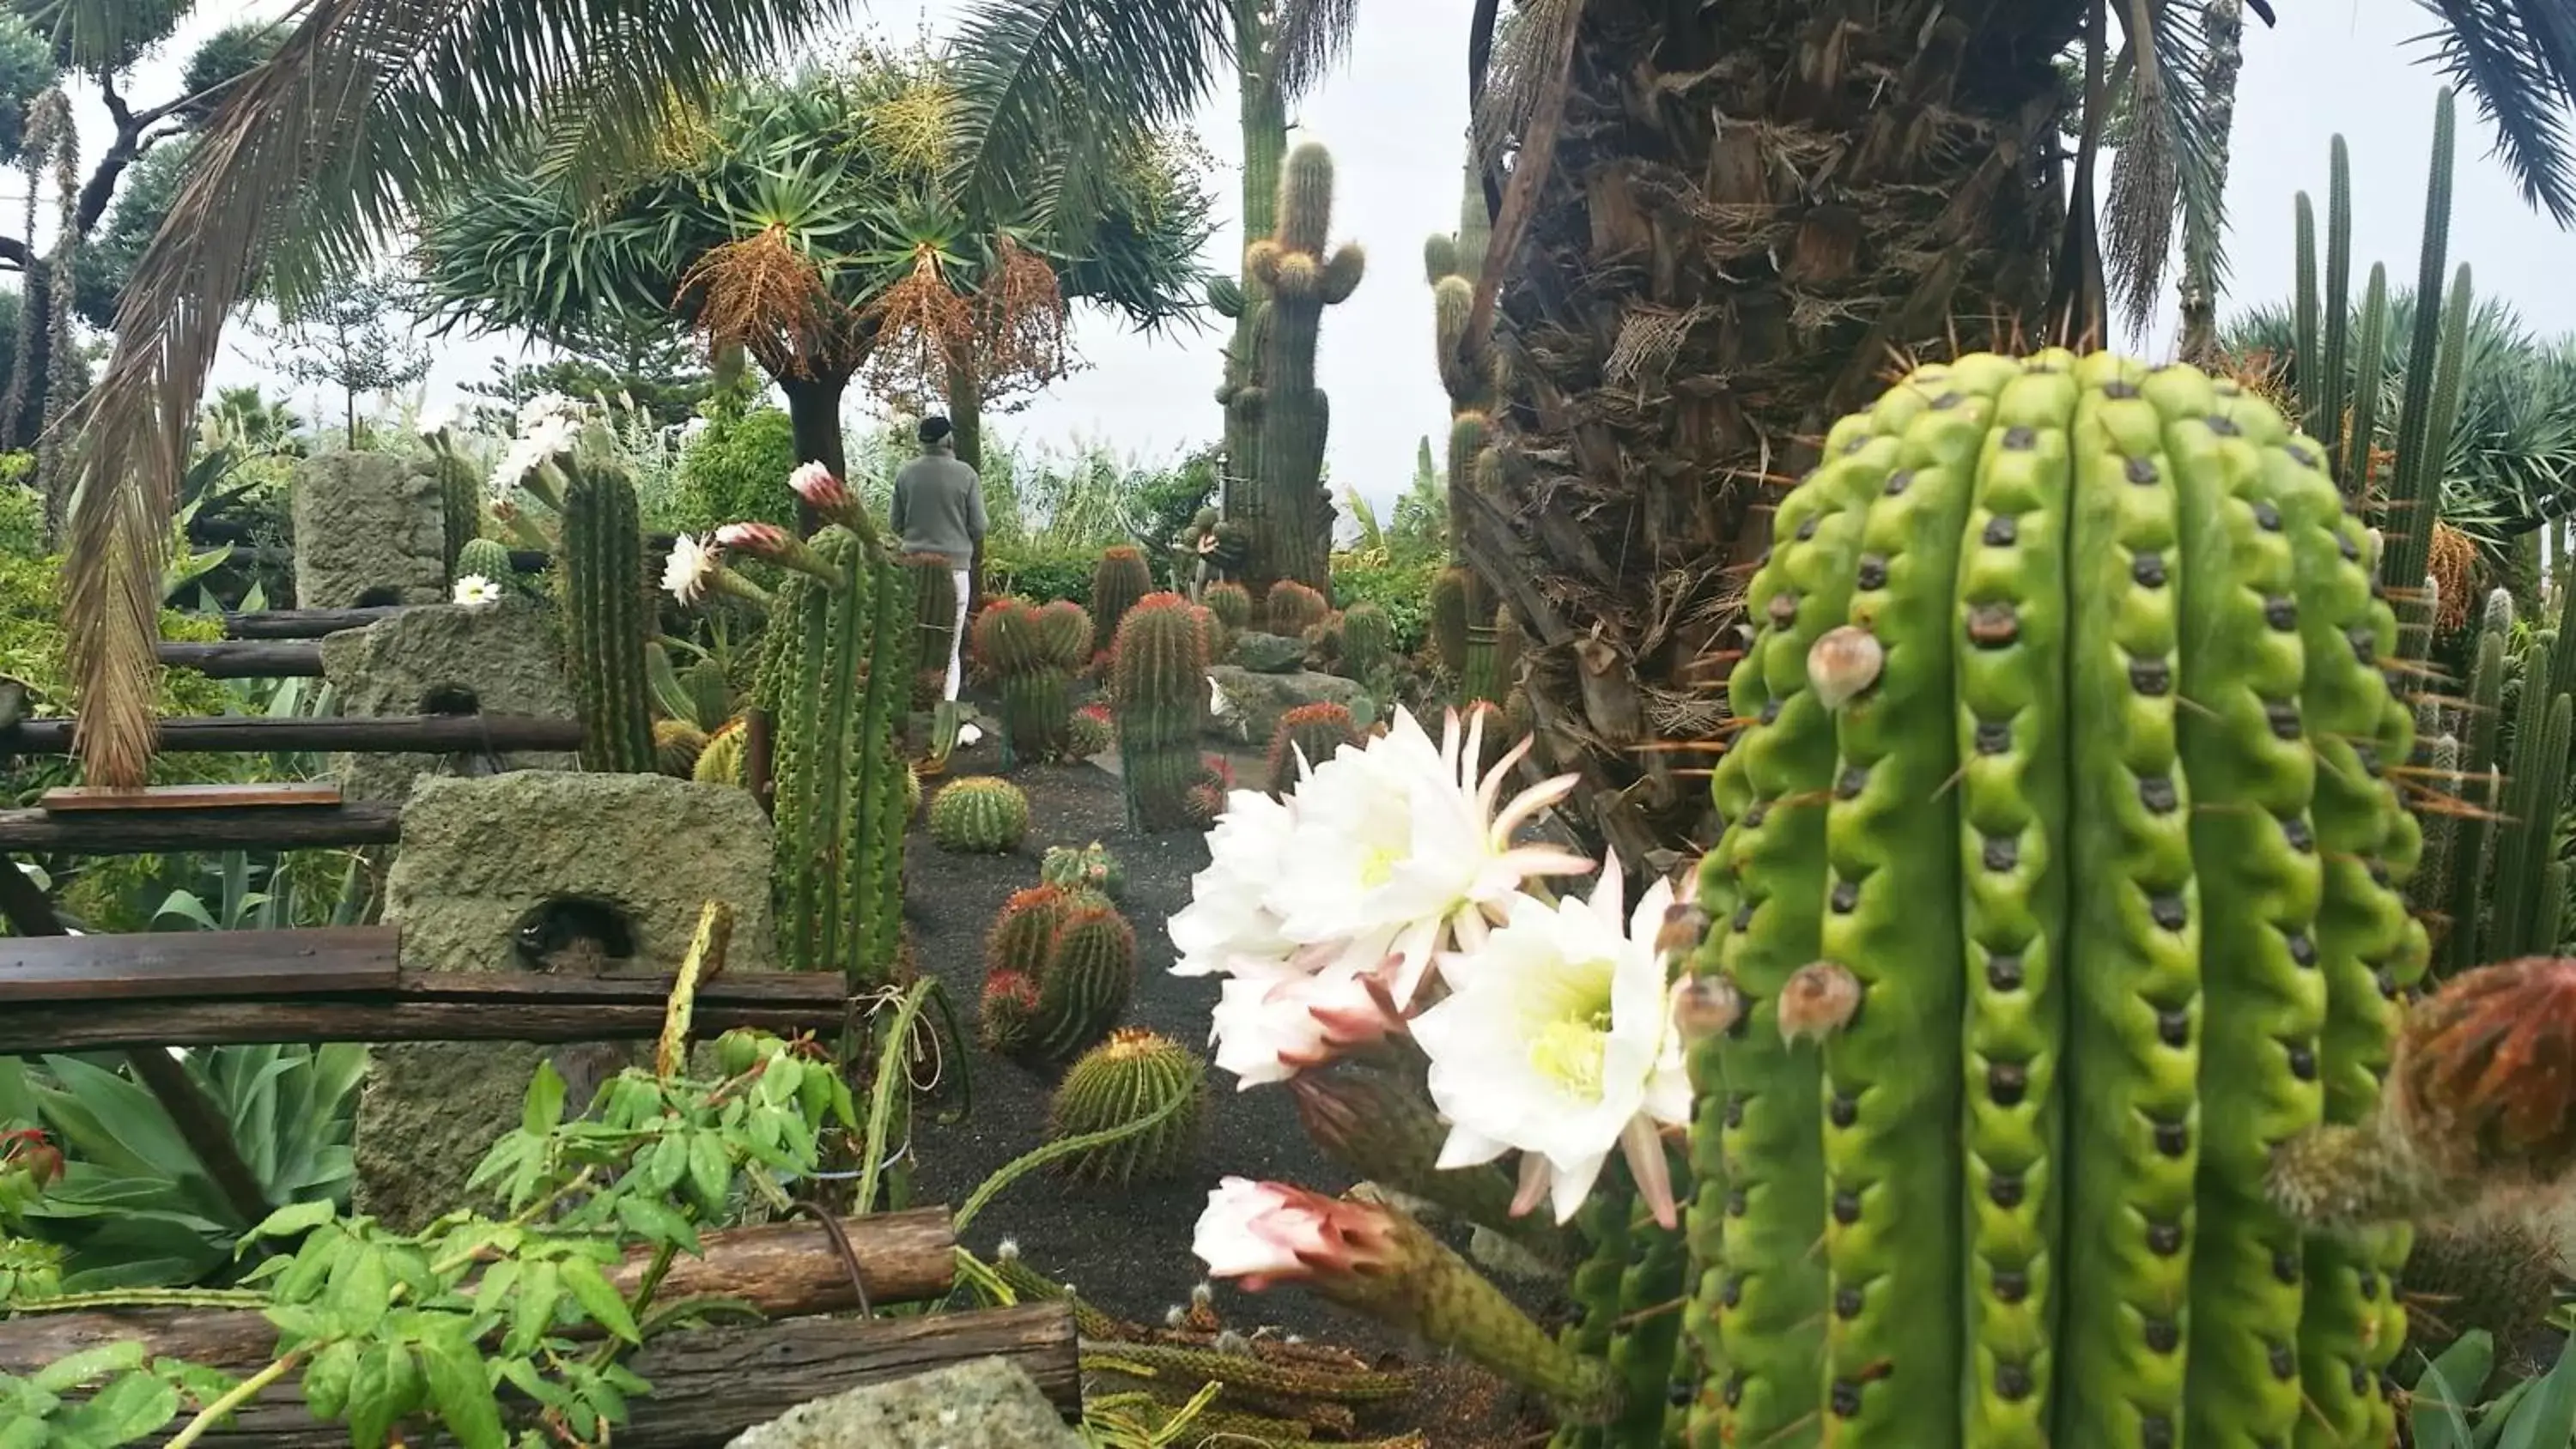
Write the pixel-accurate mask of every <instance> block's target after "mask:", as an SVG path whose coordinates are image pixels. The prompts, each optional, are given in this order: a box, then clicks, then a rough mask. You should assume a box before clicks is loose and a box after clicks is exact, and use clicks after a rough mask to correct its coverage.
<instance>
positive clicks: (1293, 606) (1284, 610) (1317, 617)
mask: <svg viewBox="0 0 2576 1449" xmlns="http://www.w3.org/2000/svg"><path fill="white" fill-rule="evenodd" d="M1332 616H1333V606H1332V605H1331V604H1330V603H1328V602H1326V601H1325V599H1324V596H1323V594H1322V593H1321V592H1320V591H1318V590H1315V589H1310V588H1308V587H1306V586H1305V585H1304V584H1301V583H1298V582H1297V581H1296V580H1294V579H1281V580H1280V581H1279V582H1277V583H1275V584H1272V585H1271V586H1270V597H1269V598H1268V599H1267V600H1265V601H1264V602H1263V606H1262V624H1263V627H1265V628H1266V629H1268V631H1269V632H1271V633H1273V634H1284V635H1286V636H1287V637H1289V638H1291V639H1301V638H1304V637H1305V634H1306V631H1307V630H1309V629H1312V628H1314V627H1315V626H1316V625H1318V624H1321V623H1323V622H1324V621H1325V620H1326V619H1329V618H1331V617H1332Z"/></svg>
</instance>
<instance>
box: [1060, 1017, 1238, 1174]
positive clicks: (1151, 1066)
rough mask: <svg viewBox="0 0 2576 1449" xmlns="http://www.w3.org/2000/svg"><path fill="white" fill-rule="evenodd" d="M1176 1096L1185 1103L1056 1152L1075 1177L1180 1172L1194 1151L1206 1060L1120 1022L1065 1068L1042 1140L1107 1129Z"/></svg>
mask: <svg viewBox="0 0 2576 1449" xmlns="http://www.w3.org/2000/svg"><path fill="white" fill-rule="evenodd" d="M1175 1097H1185V1098H1188V1099H1190V1100H1189V1102H1188V1104H1187V1105H1185V1106H1181V1107H1178V1108H1175V1109H1173V1110H1172V1114H1171V1115H1170V1116H1168V1117H1165V1118H1163V1119H1162V1121H1160V1122H1158V1123H1156V1124H1155V1125H1153V1126H1152V1127H1149V1128H1147V1129H1146V1130H1144V1131H1143V1132H1140V1133H1138V1134H1136V1135H1135V1136H1132V1137H1123V1138H1120V1139H1119V1140H1117V1141H1115V1142H1111V1143H1108V1144H1105V1145H1103V1146H1099V1147H1092V1148H1086V1149H1082V1150H1078V1151H1076V1152H1074V1153H1072V1154H1071V1155H1070V1156H1066V1157H1061V1158H1058V1159H1056V1160H1055V1162H1054V1164H1053V1166H1054V1169H1055V1170H1056V1171H1057V1172H1058V1173H1061V1174H1062V1175H1064V1176H1066V1177H1069V1178H1071V1179H1073V1180H1074V1181H1076V1182H1098V1183H1114V1184H1116V1185H1117V1186H1120V1187H1125V1186H1126V1185H1128V1184H1129V1183H1132V1182H1158V1181H1165V1180H1169V1179H1171V1178H1176V1177H1179V1176H1180V1175H1181V1174H1182V1173H1184V1172H1186V1171H1187V1170H1188V1169H1189V1166H1190V1163H1191V1161H1192V1159H1194V1158H1195V1157H1196V1156H1197V1155H1198V1146H1199V1136H1200V1133H1201V1131H1202V1129H1203V1127H1204V1117H1205V1110H1204V1105H1203V1104H1204V1103H1205V1100H1206V1097H1207V1063H1206V1062H1205V1061H1203V1060H1201V1059H1200V1058H1199V1056H1198V1054H1197V1053H1196V1052H1193V1051H1191V1050H1190V1049H1189V1048H1188V1047H1185V1046H1183V1045H1181V1044H1180V1043H1179V1042H1176V1041H1174V1040H1172V1039H1171V1038H1170V1037H1167V1036H1159V1035H1156V1034H1155V1033H1153V1032H1150V1031H1146V1030H1145V1029H1143V1028H1142V1027H1132V1026H1124V1027H1120V1028H1119V1029H1117V1030H1116V1031H1113V1032H1111V1033H1110V1034H1109V1039H1108V1040H1107V1041H1104V1042H1102V1043H1101V1044H1100V1045H1098V1046H1096V1047H1093V1048H1092V1049H1091V1050H1089V1051H1087V1052H1084V1053H1083V1054H1082V1056H1081V1057H1080V1058H1079V1059H1078V1060H1076V1061H1075V1062H1074V1064H1073V1065H1072V1066H1071V1067H1070V1068H1068V1069H1067V1070H1066V1072H1065V1074H1064V1080H1063V1082H1061V1083H1059V1084H1058V1085H1057V1087H1056V1090H1055V1099H1054V1101H1053V1103H1052V1104H1051V1105H1050V1106H1049V1108H1048V1111H1047V1140H1048V1141H1050V1142H1061V1141H1063V1140H1065V1139H1066V1138H1069V1137H1079V1136H1083V1135H1085V1134H1088V1133H1093V1132H1106V1131H1109V1130H1111V1129H1113V1128H1118V1127H1124V1126H1127V1125H1128V1124H1130V1123H1133V1122H1137V1121H1141V1120H1143V1119H1144V1118H1147V1117H1150V1116H1152V1115H1153V1114H1155V1113H1156V1112H1160V1111H1162V1110H1163V1109H1164V1108H1165V1107H1166V1106H1167V1105H1168V1104H1169V1103H1170V1102H1171V1101H1172V1099H1173V1098H1175Z"/></svg>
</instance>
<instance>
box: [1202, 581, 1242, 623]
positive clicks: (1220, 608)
mask: <svg viewBox="0 0 2576 1449" xmlns="http://www.w3.org/2000/svg"><path fill="white" fill-rule="evenodd" d="M1202 602H1203V603H1204V604H1206V606H1207V611H1208V612H1209V613H1211V614H1214V615H1216V621H1217V622H1218V623H1220V624H1222V625H1224V626H1225V628H1226V632H1228V633H1230V634H1240V633H1242V632H1243V631H1244V630H1245V629H1248V628H1250V627H1251V626H1252V591H1251V590H1250V589H1247V588H1245V587H1244V586H1243V585H1241V584H1237V583H1222V584H1210V585H1208V587H1207V593H1206V594H1205V596H1204V597H1203V599H1202Z"/></svg>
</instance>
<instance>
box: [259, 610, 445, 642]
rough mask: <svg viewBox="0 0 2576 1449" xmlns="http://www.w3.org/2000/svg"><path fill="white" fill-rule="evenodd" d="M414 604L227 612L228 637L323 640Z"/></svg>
mask: <svg viewBox="0 0 2576 1449" xmlns="http://www.w3.org/2000/svg"><path fill="white" fill-rule="evenodd" d="M412 607H414V606H413V605H410V604H387V605H382V606H379V607H375V608H364V609H253V610H250V611H248V612H244V613H232V614H226V615H224V637H225V638H227V639H319V638H321V637H322V636H324V635H326V634H337V633H339V632H341V631H342V630H344V629H363V628H365V627H367V626H368V625H369V624H373V623H375V622H377V621H378V620H380V619H390V618H392V617H393V616H394V615H396V614H399V613H401V612H403V611H404V610H405V609H408V608H412Z"/></svg>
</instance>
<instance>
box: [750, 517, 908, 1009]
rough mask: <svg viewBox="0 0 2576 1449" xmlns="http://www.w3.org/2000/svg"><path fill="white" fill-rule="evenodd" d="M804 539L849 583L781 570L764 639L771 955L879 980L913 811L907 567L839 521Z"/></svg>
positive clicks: (898, 909) (800, 966)
mask: <svg viewBox="0 0 2576 1449" xmlns="http://www.w3.org/2000/svg"><path fill="white" fill-rule="evenodd" d="M807 546H808V547H810V548H812V549H813V550H814V551H815V552H816V553H818V554H820V555H821V556H822V557H823V558H824V559H825V560H826V561H827V562H829V563H831V564H832V565H834V566H835V567H837V568H839V569H840V570H841V571H842V574H843V579H844V581H843V582H842V584H841V585H840V586H839V587H830V586H827V585H825V584H824V583H823V582H822V581H821V580H819V579H816V578H814V577H813V576H811V575H809V574H806V573H803V572H800V571H792V570H791V571H789V573H788V576H787V578H786V580H785V582H783V583H782V584H781V585H780V586H779V589H778V593H777V596H776V598H775V600H774V601H773V603H772V606H771V610H770V620H769V632H768V634H767V636H766V637H765V638H764V640H763V645H762V654H763V662H764V668H763V672H762V677H761V681H760V700H761V703H762V704H763V706H764V707H766V708H767V709H768V710H769V711H770V718H771V719H772V720H773V721H774V722H775V723H774V727H773V730H772V735H771V738H772V747H771V748H772V758H771V761H770V769H771V775H772V777H773V780H774V783H775V787H776V800H777V817H776V842H777V844H776V859H777V865H776V868H775V871H774V881H775V891H774V894H775V896H776V910H777V918H778V933H779V956H780V959H781V960H782V961H783V962H784V963H785V965H786V968H787V969H789V970H792V971H839V972H841V973H843V974H844V975H845V976H846V977H848V978H849V980H850V982H851V984H852V985H853V986H857V987H867V986H876V985H882V984H884V983H885V982H886V981H888V980H890V979H892V977H893V974H894V972H895V969H896V964H897V961H896V957H897V947H898V945H899V943H900V939H901V925H902V921H901V913H902V908H903V881H902V866H903V828H904V824H905V822H906V821H907V820H908V819H909V818H910V812H909V811H907V810H906V809H905V808H904V779H905V773H906V771H905V761H904V759H903V752H902V749H901V747H900V744H899V741H898V739H897V736H896V723H897V721H898V720H899V719H900V718H901V717H902V711H903V704H904V698H905V692H906V691H907V690H908V689H909V688H910V681H911V678H912V673H913V669H914V665H915V660H914V656H913V650H914V649H915V648H916V647H917V645H918V641H919V638H920V632H919V630H918V629H916V628H915V627H914V625H915V605H914V599H913V575H912V573H911V572H910V571H909V570H907V569H904V568H902V567H900V566H898V565H897V564H895V563H894V562H893V561H892V560H891V559H888V558H886V557H884V556H882V555H881V554H880V553H878V552H877V551H876V550H873V549H871V548H870V547H869V546H868V545H867V544H866V543H865V542H864V541H863V540H861V539H860V538H859V536H858V535H856V534H854V533H852V532H850V531H849V530H848V529H846V528H842V527H840V526H838V525H834V526H831V527H827V528H825V529H824V530H822V531H821V532H820V533H817V534H815V535H814V536H813V537H812V538H811V539H809V540H807Z"/></svg>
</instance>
